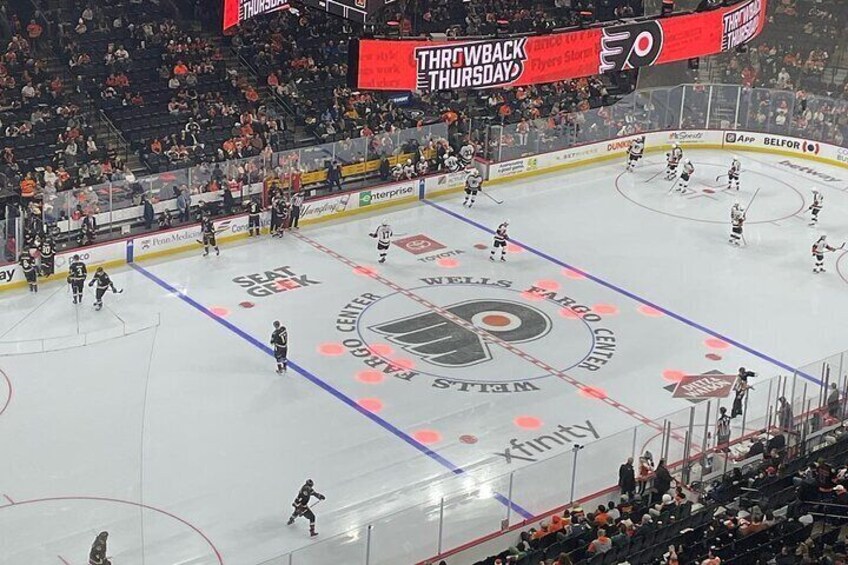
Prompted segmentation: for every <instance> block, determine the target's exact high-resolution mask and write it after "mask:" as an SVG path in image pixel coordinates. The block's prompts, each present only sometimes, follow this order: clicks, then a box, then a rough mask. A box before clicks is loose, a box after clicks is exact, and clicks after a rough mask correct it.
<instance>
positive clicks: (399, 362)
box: [391, 358, 415, 371]
mask: <svg viewBox="0 0 848 565" xmlns="http://www.w3.org/2000/svg"><path fill="white" fill-rule="evenodd" d="M391 364H392V365H394V366H395V367H400V368H401V369H406V370H407V371H409V370H411V369H412V368H413V367H415V362H413V361H412V359H404V358H400V359H392V360H391Z"/></svg>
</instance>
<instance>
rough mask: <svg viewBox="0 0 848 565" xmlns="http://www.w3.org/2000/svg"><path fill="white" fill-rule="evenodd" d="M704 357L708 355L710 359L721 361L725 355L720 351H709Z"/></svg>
mask: <svg viewBox="0 0 848 565" xmlns="http://www.w3.org/2000/svg"><path fill="white" fill-rule="evenodd" d="M704 357H706V358H707V359H709V360H710V361H721V360H722V359H723V357H722V356H721V355H719V354H718V353H707V354H706V355H704Z"/></svg>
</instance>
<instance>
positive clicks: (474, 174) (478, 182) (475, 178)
mask: <svg viewBox="0 0 848 565" xmlns="http://www.w3.org/2000/svg"><path fill="white" fill-rule="evenodd" d="M482 188H483V177H482V176H481V175H480V171H478V170H477V169H471V171H469V173H468V177H467V178H466V179H465V200H464V201H463V202H462V205H463V206H468V207H469V208H471V207H472V206H474V201H475V200H476V199H477V193H478V192H479V191H480V190H482Z"/></svg>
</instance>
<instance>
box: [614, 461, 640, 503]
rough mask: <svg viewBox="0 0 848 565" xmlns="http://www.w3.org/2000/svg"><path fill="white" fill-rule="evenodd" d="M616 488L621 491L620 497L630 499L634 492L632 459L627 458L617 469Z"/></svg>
mask: <svg viewBox="0 0 848 565" xmlns="http://www.w3.org/2000/svg"><path fill="white" fill-rule="evenodd" d="M618 488H619V490H621V494H622V496H627V497H628V498H632V497H633V493H634V492H635V491H636V475H635V471H634V470H633V458H632V457H628V458H627V461H625V462H624V463H622V464H621V466H620V467H619V468H618Z"/></svg>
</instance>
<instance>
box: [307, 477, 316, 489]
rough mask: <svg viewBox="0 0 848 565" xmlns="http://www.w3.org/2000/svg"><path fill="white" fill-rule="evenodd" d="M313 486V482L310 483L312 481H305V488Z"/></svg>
mask: <svg viewBox="0 0 848 565" xmlns="http://www.w3.org/2000/svg"><path fill="white" fill-rule="evenodd" d="M314 484H315V483H314V482H312V479H306V486H308V487H311V486H312V485H314Z"/></svg>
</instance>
